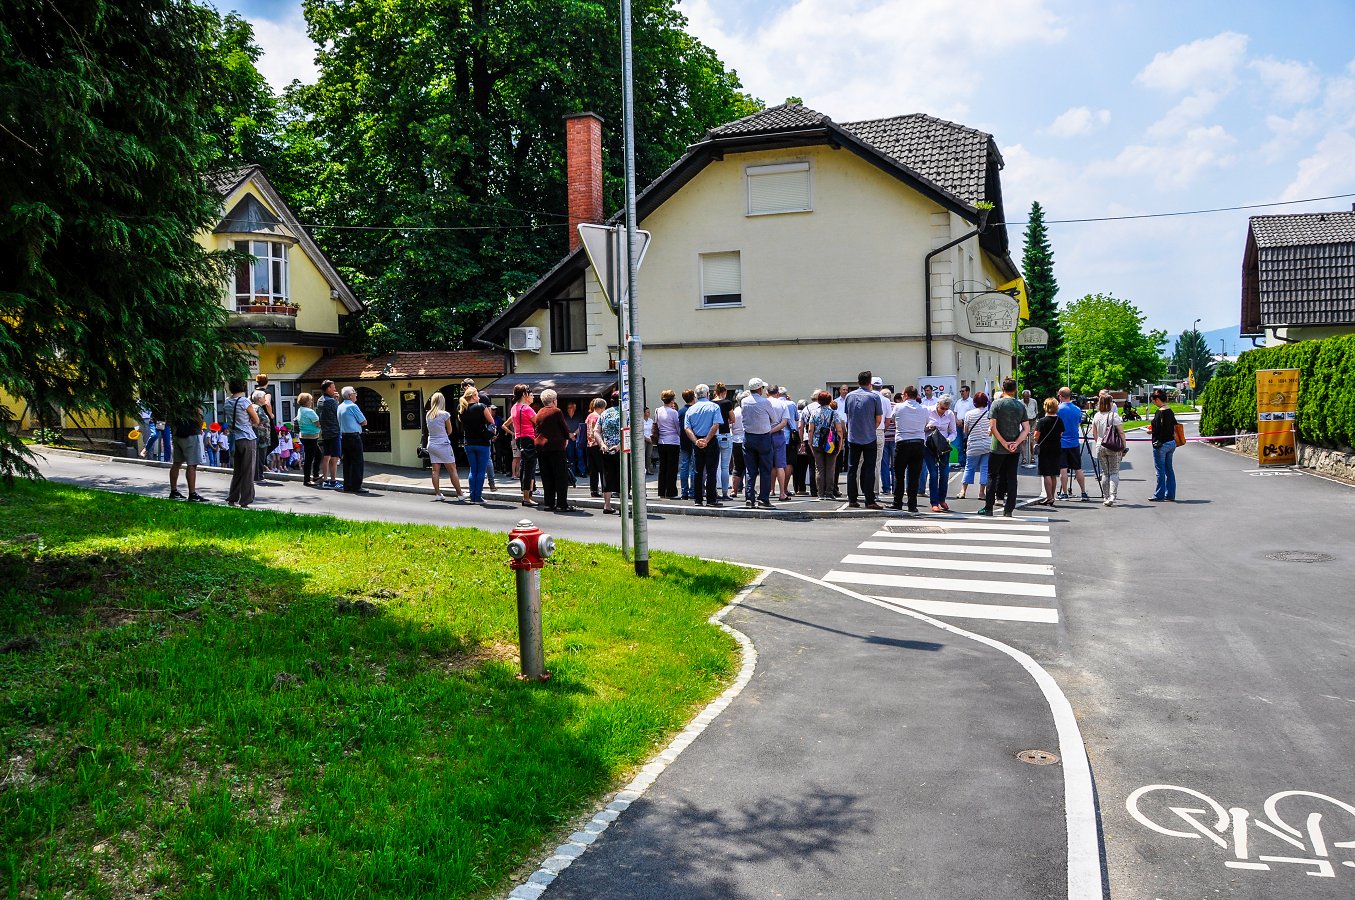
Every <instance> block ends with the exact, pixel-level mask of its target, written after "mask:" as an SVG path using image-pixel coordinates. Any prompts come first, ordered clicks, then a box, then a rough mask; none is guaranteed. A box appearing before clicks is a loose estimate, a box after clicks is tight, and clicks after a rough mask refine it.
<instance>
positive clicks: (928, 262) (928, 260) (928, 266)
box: [922, 209, 990, 375]
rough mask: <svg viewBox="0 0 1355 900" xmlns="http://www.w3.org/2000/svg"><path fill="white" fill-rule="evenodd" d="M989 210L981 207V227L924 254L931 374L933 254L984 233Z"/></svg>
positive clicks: (929, 370)
mask: <svg viewBox="0 0 1355 900" xmlns="http://www.w3.org/2000/svg"><path fill="white" fill-rule="evenodd" d="M989 212H990V210H987V209H980V210H979V227H977V228H975V229H974V230H973V231H971V232H969V233H968V234H965V235H961V236H960V237H957V238H956V239H955V240H953V241H951V242H950V243H949V244H943V245H941V246H940V247H937V248H936V249H935V250H933V251H932V252H930V253H928V254H927V255H926V256H924V257H923V258H922V280H923V296H924V297H926V305H925V310H926V316H927V324H926V333H927V374H928V375H931V374H932V257H933V256H936V255H938V254H941V253H945V252H946V251H947V250H950V249H952V248H954V247H958V246H960V245H961V244H963V243H964V242H965V241H967V240H969V239H970V238H972V237H977V236H978V235H981V234H983V232H984V229H986V228H987V227H988V213H989Z"/></svg>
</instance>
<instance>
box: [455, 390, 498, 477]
mask: <svg viewBox="0 0 1355 900" xmlns="http://www.w3.org/2000/svg"><path fill="white" fill-rule="evenodd" d="M461 406H462V407H464V408H463V409H462V411H461V433H462V434H463V435H464V436H465V440H466V459H467V461H469V462H470V502H471V503H484V502H485V494H484V489H485V473H487V472H488V471H489V445H490V443H492V442H493V440H494V432H495V428H494V413H493V412H491V411H490V409H489V407H487V406H485V405H484V404H483V403H481V402H480V392H479V391H477V390H476V389H475V388H473V387H468V388H466V390H465V391H464V392H463V393H462V395H461Z"/></svg>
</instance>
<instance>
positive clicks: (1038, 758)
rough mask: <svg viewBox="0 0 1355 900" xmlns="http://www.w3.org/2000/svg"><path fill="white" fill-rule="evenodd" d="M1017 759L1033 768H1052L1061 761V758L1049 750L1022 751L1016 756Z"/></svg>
mask: <svg viewBox="0 0 1355 900" xmlns="http://www.w3.org/2000/svg"><path fill="white" fill-rule="evenodd" d="M1016 758H1017V759H1019V760H1021V762H1023V763H1030V764H1031V765H1032V766H1052V765H1053V764H1054V763H1056V762H1058V761H1059V758H1058V757H1057V756H1055V755H1054V754H1052V753H1050V752H1049V751H1048V750H1022V751H1021V752H1020V753H1018V754H1016Z"/></svg>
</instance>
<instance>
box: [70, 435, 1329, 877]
mask: <svg viewBox="0 0 1355 900" xmlns="http://www.w3.org/2000/svg"><path fill="white" fill-rule="evenodd" d="M1176 459H1177V472H1178V481H1179V489H1178V502H1177V503H1175V504H1156V503H1148V502H1147V498H1148V497H1149V496H1150V495H1151V493H1152V481H1153V473H1152V462H1151V458H1150V455H1149V451H1148V448H1147V445H1146V444H1141V443H1135V444H1133V445H1132V449H1131V453H1130V457H1129V460H1128V465H1127V468H1126V470H1125V471H1124V472H1123V476H1124V477H1123V481H1122V485H1121V490H1120V497H1121V499H1122V503H1121V505H1119V506H1117V507H1114V508H1105V507H1103V506H1101V505H1100V504H1099V503H1094V504H1082V503H1068V504H1064V505H1063V506H1062V508H1061V509H1060V510H1058V511H1057V512H1055V513H1054V514H1052V516H1051V521H1050V522H1049V523H1048V535H1049V538H1048V541H1049V542H1048V543H1045V544H1039V543H1034V544H1030V543H1020V542H1019V539H1021V538H1022V535H1020V534H1017V535H1014V536H1012V535H1009V536H1007V537H1005V538H1002V539H998V541H989V542H983V543H984V545H985V547H986V548H987V551H988V552H989V553H995V552H997V551H996V550H995V549H994V548H999V547H1000V548H1005V552H1006V553H1007V554H1008V555H1004V556H993V557H992V558H991V559H988V560H986V561H981V562H976V563H963V564H961V563H957V564H956V566H955V567H954V568H955V569H966V570H968V569H983V567H986V569H983V571H974V572H969V571H966V572H965V573H961V574H965V575H966V577H967V579H968V580H966V582H965V587H964V589H963V590H961V589H956V588H953V587H952V588H946V587H945V585H944V584H940V583H938V582H935V581H934V579H935V578H936V577H953V576H955V575H956V574H957V573H956V572H955V571H947V570H946V569H944V568H940V569H938V568H937V566H945V561H946V560H948V559H951V558H955V559H957V560H962V559H964V556H963V555H962V554H963V553H964V552H965V551H964V549H963V547H962V546H960V545H958V544H955V543H954V541H953V539H951V538H949V537H947V536H945V535H927V534H913V533H912V532H916V531H918V528H917V527H915V526H914V525H912V524H910V523H909V520H904V521H902V522H897V521H896V522H894V523H893V524H894V525H896V526H899V527H900V530H901V531H903V532H904V533H902V534H900V533H896V532H891V531H881V530H880V529H884V528H886V523H885V522H884V521H883V520H877V519H849V520H837V521H832V520H829V521H824V520H814V521H771V520H756V521H738V520H731V519H719V518H695V517H685V516H670V517H661V518H655V519H653V520H652V521H651V523H650V528H651V540H652V545H653V547H655V548H656V549H668V550H675V551H681V552H687V553H694V554H698V555H703V556H715V557H721V558H726V559H732V560H736V561H743V562H748V563H755V564H763V565H777V566H781V567H784V568H787V569H792V570H795V571H800V572H805V573H807V574H811V575H814V576H816V577H825V576H827V577H829V578H830V579H831V580H841V579H847V580H848V581H849V582H850V581H851V579H855V582H851V583H849V584H848V586H850V587H851V588H852V589H853V590H859V591H862V592H863V593H870V594H873V595H877V596H879V595H890V594H892V595H893V596H894V598H896V599H897V602H900V603H904V604H910V605H911V608H914V609H921V610H922V611H924V612H927V611H928V610H931V612H929V614H936V615H938V617H939V618H941V619H943V620H944V621H950V622H953V623H954V624H956V625H959V626H961V627H964V628H967V629H969V630H971V631H974V632H977V633H980V634H983V635H987V636H990V637H993V638H996V639H998V640H1001V641H1004V642H1006V643H1008V644H1010V645H1012V646H1014V647H1017V648H1019V649H1021V650H1024V651H1025V652H1027V653H1029V654H1030V655H1031V656H1032V657H1034V659H1036V660H1037V661H1038V662H1040V663H1041V664H1042V665H1043V666H1044V667H1045V668H1046V669H1047V670H1048V671H1049V672H1051V673H1052V674H1053V676H1054V677H1055V679H1056V680H1057V681H1058V683H1059V685H1060V686H1061V687H1062V689H1063V691H1064V692H1065V693H1066V694H1067V696H1068V698H1069V700H1070V701H1071V703H1072V706H1073V709H1074V710H1075V712H1076V714H1077V718H1078V722H1079V725H1080V727H1081V729H1082V735H1083V738H1084V740H1085V743H1086V747H1087V752H1088V755H1089V757H1090V759H1091V764H1092V772H1093V777H1094V778H1095V783H1096V789H1097V797H1098V801H1099V813H1100V819H1101V826H1102V832H1103V840H1104V855H1105V865H1106V871H1107V875H1108V884H1109V891H1110V896H1112V897H1114V898H1117V900H1118V898H1132V900H1138V898H1162V900H1178V898H1196V897H1200V898H1203V897H1239V898H1289V897H1296V898H1298V897H1302V898H1310V897H1311V898H1327V897H1333V898H1335V897H1341V898H1350V897H1355V765H1353V764H1352V762H1351V760H1352V759H1353V758H1355V754H1353V753H1352V750H1351V748H1352V747H1355V665H1353V663H1355V618H1353V617H1352V615H1351V611H1352V597H1353V596H1355V590H1352V587H1351V586H1352V584H1355V540H1353V539H1352V525H1355V489H1353V488H1351V487H1348V486H1344V485H1339V484H1335V483H1332V482H1328V481H1324V480H1320V479H1317V478H1315V477H1312V476H1309V475H1304V474H1291V473H1266V474H1264V475H1259V474H1257V473H1256V466H1255V463H1254V461H1251V460H1248V459H1245V458H1242V457H1239V456H1236V455H1233V454H1231V453H1226V452H1223V451H1219V450H1216V449H1213V448H1209V447H1205V446H1202V445H1196V444H1191V445H1189V446H1187V447H1185V448H1182V449H1181V450H1180V451H1178V452H1177V456H1176ZM44 470H45V471H46V472H47V474H48V476H49V477H53V478H59V479H62V480H71V481H75V482H79V483H83V484H88V485H91V486H102V487H108V488H112V489H117V490H132V491H137V492H141V493H160V494H163V492H164V490H165V487H164V485H165V473H164V472H163V471H162V470H154V469H144V468H141V467H137V466H129V465H126V464H110V463H98V462H93V461H89V460H83V459H70V458H57V457H55V456H54V457H52V459H51V460H49V462H48V463H47V464H46V465H45V466H44ZM1023 481H1025V482H1027V484H1024V485H1023V488H1026V490H1025V494H1026V495H1029V487H1030V484H1029V482H1030V479H1029V478H1025V479H1023ZM224 487H225V481H224V479H223V478H221V477H220V476H214V475H207V476H205V478H204V490H205V491H207V492H216V493H217V494H218V495H220V494H222V493H224ZM1092 493H1093V495H1095V494H1096V493H1097V491H1096V490H1095V489H1093V490H1092ZM260 497H261V505H264V506H268V507H273V508H282V509H291V510H294V511H297V512H329V513H333V514H335V515H340V516H346V517H353V518H364V519H389V520H399V521H417V522H436V523H439V524H465V525H473V526H475V527H481V528H487V529H491V530H499V531H506V530H507V529H509V528H511V527H512V525H513V524H514V523H515V522H516V521H517V519H518V518H520V517H521V516H522V510H521V508H520V507H517V506H511V505H509V504H503V505H502V506H500V507H498V508H488V509H475V508H470V507H462V506H453V505H445V504H435V503H431V502H428V500H427V498H424V497H420V496H417V495H402V494H385V495H377V496H371V497H350V496H345V495H341V494H335V493H333V492H318V491H314V492H305V491H304V490H302V489H300V488H293V487H290V486H278V487H267V488H262V489H260ZM953 505H956V506H957V507H962V508H963V509H965V510H968V509H970V508H972V507H973V506H975V505H976V504H974V503H973V501H969V502H968V503H964V504H953ZM534 518H536V519H538V523H539V524H541V520H544V522H545V523H546V527H547V528H549V529H550V530H551V531H553V532H554V533H555V534H557V535H559V536H562V537H566V538H573V539H577V540H592V541H606V542H610V543H616V542H617V540H618V533H619V523H618V521H617V519H616V517H604V516H601V515H598V514H576V515H564V516H551V515H549V514H537V515H536V516H534ZM911 521H912V522H914V523H915V522H918V521H919V520H911ZM1032 527H1033V526H1032ZM922 530H923V531H925V530H926V527H925V526H922ZM1039 539H1040V537H1039V535H1035V536H1033V537H1031V538H1030V540H1039ZM1003 540H1005V541H1007V542H1008V543H1001V541H1003ZM891 541H894V542H895V546H896V547H903V546H907V547H910V548H913V549H911V550H909V551H907V552H896V553H895V554H894V556H895V557H896V558H895V559H893V560H890V559H882V558H881V557H883V556H886V555H888V554H889V552H890V551H889V550H880V549H872V548H878V547H881V546H889V544H890V542H891ZM926 541H931V542H932V543H931V544H930V545H929V544H927V543H926ZM929 547H930V548H935V549H936V550H937V552H935V553H924V552H923V550H924V549H927V548H929ZM947 548H949V549H947ZM1044 548H1048V549H1047V550H1046V549H1044ZM952 550H953V551H955V552H957V553H959V554H961V555H958V556H954V557H951V556H947V555H946V553H947V552H951V551H952ZM943 551H944V552H943ZM1289 551H1297V552H1299V553H1318V554H1323V555H1325V556H1329V557H1331V558H1330V559H1322V560H1319V561H1314V562H1296V561H1288V560H1285V559H1283V558H1281V559H1275V558H1272V557H1273V556H1274V555H1276V554H1284V553H1286V552H1289ZM976 552H977V551H976ZM1041 553H1043V554H1045V555H1044V556H1040V555H1039V554H1041ZM923 562H926V565H927V566H928V567H923V568H912V567H911V566H912V565H913V564H914V563H917V564H919V565H921V563H923ZM1048 567H1052V568H1051V569H1050V570H1049V574H1048V575H1047V576H1045V575H1039V574H1029V573H1036V572H1039V571H1043V569H1044V568H1048ZM1004 570H1005V571H1006V572H1012V573H1018V574H1001V572H1002V571H1004ZM995 572H996V574H995ZM862 573H866V574H865V575H864V576H863V574H862ZM882 573H883V574H882ZM896 575H897V577H896ZM891 579H892V580H893V581H896V582H897V583H898V584H899V585H901V586H897V587H891V586H888V585H889V584H890V582H891ZM982 579H989V581H988V582H987V583H985V582H983V581H982ZM997 579H1000V580H997ZM862 581H865V582H868V583H869V584H868V585H863V584H862V583H860V582H862ZM877 585H880V586H877ZM928 604H930V605H928ZM936 609H943V610H945V611H946V613H947V614H945V615H942V614H939V613H936V612H935V610H936ZM951 614H953V615H951ZM853 615H854V614H853ZM800 618H804V617H803V616H802V617H800ZM844 630H851V629H844ZM762 640H764V641H770V640H772V638H771V637H770V635H768V636H764V637H763V638H762ZM829 652H830V654H831V653H833V652H835V651H831V650H830V651H829ZM914 656H915V657H916V658H917V660H918V661H920V662H921V663H922V664H924V665H925V664H926V660H927V659H931V658H939V657H935V655H934V654H925V653H918V654H914ZM911 662H912V660H911V658H910V664H911ZM840 664H841V668H842V669H843V670H844V672H845V671H846V670H848V669H850V667H852V666H853V665H857V664H858V663H857V662H854V661H853V657H852V656H851V655H850V654H842V659H841V660H840ZM762 665H770V663H769V662H766V661H762V662H760V666H762ZM991 689H992V690H993V691H997V692H1003V691H1010V690H1012V689H1013V688H1012V687H1011V686H1010V685H1008V684H1005V683H994V684H992V685H991ZM1026 708H1027V710H1028V718H1029V724H1031V725H1032V727H1033V726H1034V725H1038V723H1039V722H1040V721H1042V720H1043V717H1046V716H1047V715H1048V709H1047V707H1042V706H1040V705H1039V704H1035V703H1028V704H1026ZM976 709H977V708H976ZM966 714H969V712H968V711H967V710H966V709H965V704H961V705H960V706H959V707H957V708H956V711H955V715H966ZM703 740H705V738H703ZM965 740H968V739H967V738H966V739H965ZM701 744H702V741H698V742H697V743H696V744H694V745H693V747H692V748H691V749H692V750H696V749H697V748H698V747H700V746H701ZM689 752H691V751H689ZM965 760H966V757H965V756H964V754H963V753H961V754H959V755H957V756H956V765H957V766H960V767H963V766H964V765H967V764H968V763H967V762H966V761H965ZM660 785H662V781H660V782H659V783H658V784H656V788H657V787H659V786H660ZM1294 792H1299V793H1294ZM957 796H960V795H957ZM928 802H932V801H928ZM967 802H971V803H972V802H974V799H973V798H970V799H969V800H968V801H967ZM997 802H999V803H1000V802H1001V799H1000V798H999V799H998V801H997ZM1342 844H1348V845H1350V846H1344V847H1343V846H1341V845H1342ZM696 846H699V844H698V845H696ZM984 852H985V850H984V848H983V847H982V846H981V845H976V846H975V847H974V853H975V854H976V855H981V854H983V853H984ZM988 852H1006V851H1005V849H1002V850H999V848H993V849H992V850H990V851H988ZM585 858H586V857H585ZM981 868H982V867H981ZM580 871H583V870H582V869H581V870H580ZM1047 874H1048V873H1044V874H1043V875H1042V876H1040V877H1044V875H1047ZM722 877H723V876H722ZM729 877H734V875H733V874H732V873H731V874H730V875H729ZM938 877H939V876H938ZM1033 883H1038V878H1037V879H1036V881H1035V882H1033ZM915 886H916V885H915ZM562 888H563V886H562ZM753 893H756V892H753ZM782 893H783V894H784V895H786V896H797V895H798V894H797V893H796V892H795V891H793V890H792V891H790V892H784V891H783V892H782ZM816 893H818V894H820V895H823V896H833V895H834V893H833V891H832V890H831V889H826V886H825V885H824V884H820V885H819V887H818V888H816ZM1017 893H1027V894H1029V893H1030V891H1027V890H1025V889H1022V890H1019V891H1017ZM837 895H838V896H845V894H840V893H839V894H837ZM915 895H916V896H937V897H945V896H949V895H948V894H947V892H946V885H945V884H944V883H942V884H939V885H936V886H935V889H934V890H931V891H928V890H927V889H926V888H925V887H921V886H919V892H918V893H916V894H915ZM998 895H999V894H994V895H993V896H998ZM1055 895H1056V893H1055V892H1053V890H1052V888H1051V893H1050V896H1055ZM548 896H549V895H548Z"/></svg>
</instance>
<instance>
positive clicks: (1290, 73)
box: [1247, 56, 1322, 106]
mask: <svg viewBox="0 0 1355 900" xmlns="http://www.w3.org/2000/svg"><path fill="white" fill-rule="evenodd" d="M1247 68H1249V69H1251V70H1252V71H1253V72H1255V73H1256V74H1257V75H1258V76H1260V78H1261V83H1262V84H1264V85H1265V86H1266V87H1267V88H1269V89H1270V91H1271V93H1272V94H1273V95H1274V97H1275V99H1276V100H1278V101H1280V102H1281V103H1284V104H1286V105H1289V106H1295V105H1298V104H1300V103H1309V102H1311V101H1312V100H1314V99H1316V98H1317V95H1318V92H1319V91H1321V89H1322V76H1321V75H1320V74H1318V71H1317V68H1316V67H1315V66H1313V65H1312V64H1311V63H1301V62H1295V61H1294V60H1279V59H1275V58H1274V57H1273V56H1267V57H1265V58H1263V59H1254V60H1252V61H1251V62H1249V63H1247Z"/></svg>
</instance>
